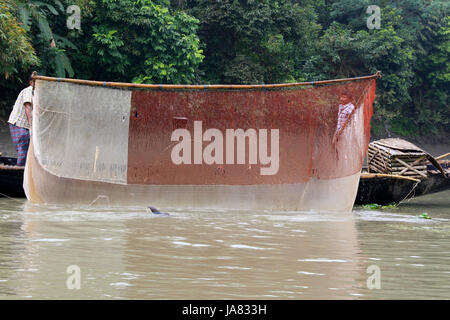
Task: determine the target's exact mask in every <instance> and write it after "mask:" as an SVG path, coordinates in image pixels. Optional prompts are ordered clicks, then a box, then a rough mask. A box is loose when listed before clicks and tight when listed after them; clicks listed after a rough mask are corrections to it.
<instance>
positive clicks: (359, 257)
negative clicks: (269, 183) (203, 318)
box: [0, 192, 450, 299]
mask: <svg viewBox="0 0 450 320" xmlns="http://www.w3.org/2000/svg"><path fill="white" fill-rule="evenodd" d="M164 209H166V211H167V212H169V213H170V216H169V217H155V216H152V215H150V214H148V213H147V212H146V211H145V208H142V207H126V208H111V207H73V206H71V207H67V206H53V205H33V204H30V203H28V202H27V201H26V200H24V199H8V198H0V298H2V299H27V298H28V299H47V298H50V299H434V298H440V299H450V241H449V239H450V192H444V193H438V194H434V195H429V196H424V197H421V198H417V199H413V200H410V201H407V202H405V203H402V204H401V205H400V206H399V207H398V208H396V209H393V208H390V209H382V210H368V209H363V208H355V209H354V210H353V212H351V213H334V214H332V213H303V212H265V211H258V212H255V211H225V210H214V211H211V210H209V211H208V210H192V209H190V210H182V209H179V208H164ZM423 212H427V213H428V214H429V216H430V217H431V218H432V219H429V220H426V219H423V218H420V217H418V215H419V214H421V213H423ZM69 266H76V268H79V269H77V270H79V273H76V274H77V275H79V280H80V288H79V289H78V290H77V289H73V286H72V287H71V286H70V285H68V284H67V283H68V279H69V278H70V277H72V275H74V274H75V273H68V268H69ZM72 270H73V269H69V272H73V271H72ZM72 280H73V278H72ZM368 280H369V281H368ZM69 282H70V281H69ZM368 282H369V283H368ZM71 283H72V284H73V283H74V282H71ZM374 284H375V287H374ZM378 285H379V286H378ZM69 288H72V289H69ZM377 288H379V289H377Z"/></svg>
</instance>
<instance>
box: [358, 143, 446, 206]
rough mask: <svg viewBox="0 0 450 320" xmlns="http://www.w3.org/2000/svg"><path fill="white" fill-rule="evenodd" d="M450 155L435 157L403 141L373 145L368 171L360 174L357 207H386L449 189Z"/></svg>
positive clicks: (370, 146) (371, 145)
mask: <svg viewBox="0 0 450 320" xmlns="http://www.w3.org/2000/svg"><path fill="white" fill-rule="evenodd" d="M449 155H450V153H447V154H444V155H441V156H439V157H436V158H434V157H432V156H431V155H429V154H428V153H426V152H425V151H423V150H422V149H420V148H418V147H417V146H415V145H413V144H411V143H410V142H407V141H404V140H401V139H383V140H379V141H374V142H372V143H370V145H369V155H368V168H367V171H366V172H363V173H362V174H361V180H360V182H359V188H358V193H357V195H356V200H355V204H356V205H364V204H372V203H376V204H380V205H386V204H392V203H399V202H401V201H403V200H405V199H409V198H412V197H419V196H422V195H425V194H432V193H436V192H441V191H445V190H449V189H450V169H449V166H450V165H449V164H450V161H448V160H444V158H446V157H448V156H449ZM399 159H400V162H398V160H399ZM373 171H375V172H373Z"/></svg>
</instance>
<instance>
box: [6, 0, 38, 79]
mask: <svg viewBox="0 0 450 320" xmlns="http://www.w3.org/2000/svg"><path fill="white" fill-rule="evenodd" d="M15 10H16V7H15V6H14V4H13V3H12V2H11V1H9V0H0V75H3V76H4V77H5V78H9V77H10V76H11V75H13V74H15V73H17V72H18V71H19V70H18V69H19V68H29V67H31V66H33V65H37V64H38V58H37V57H36V54H35V52H34V49H33V47H32V45H31V41H30V38H29V37H28V35H27V34H26V30H25V29H24V28H23V27H22V26H21V24H20V23H19V21H18V20H17V18H16V16H15V14H14V11H15Z"/></svg>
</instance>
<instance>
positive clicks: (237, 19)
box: [184, 0, 320, 83]
mask: <svg viewBox="0 0 450 320" xmlns="http://www.w3.org/2000/svg"><path fill="white" fill-rule="evenodd" d="M184 7H185V8H187V10H188V12H189V13H190V14H192V15H194V16H195V17H197V18H198V19H199V20H200V28H199V36H200V39H201V40H202V43H203V44H204V45H205V56H206V57H205V61H204V63H203V65H202V67H201V70H202V71H203V79H205V81H207V82H212V83H262V82H272V83H273V82H283V81H293V80H295V78H296V77H297V72H296V69H298V68H299V67H300V66H301V64H302V61H303V60H305V59H306V56H307V55H308V52H309V50H310V48H311V47H313V46H314V43H313V42H314V37H315V36H316V35H317V34H318V31H319V30H320V26H319V25H318V24H317V23H316V20H317V15H316V14H315V12H314V8H313V6H312V5H311V4H309V3H306V2H305V3H304V4H303V5H302V6H301V5H299V4H298V3H295V2H292V1H290V0H276V1H273V0H260V1H255V0H241V1H236V0H223V1H186V2H185V3H184Z"/></svg>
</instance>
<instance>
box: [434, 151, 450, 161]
mask: <svg viewBox="0 0 450 320" xmlns="http://www.w3.org/2000/svg"><path fill="white" fill-rule="evenodd" d="M448 156H450V152H448V153H446V154H443V155H440V156H439V157H437V158H435V159H436V160H441V159H444V158H447V157H448Z"/></svg>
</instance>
